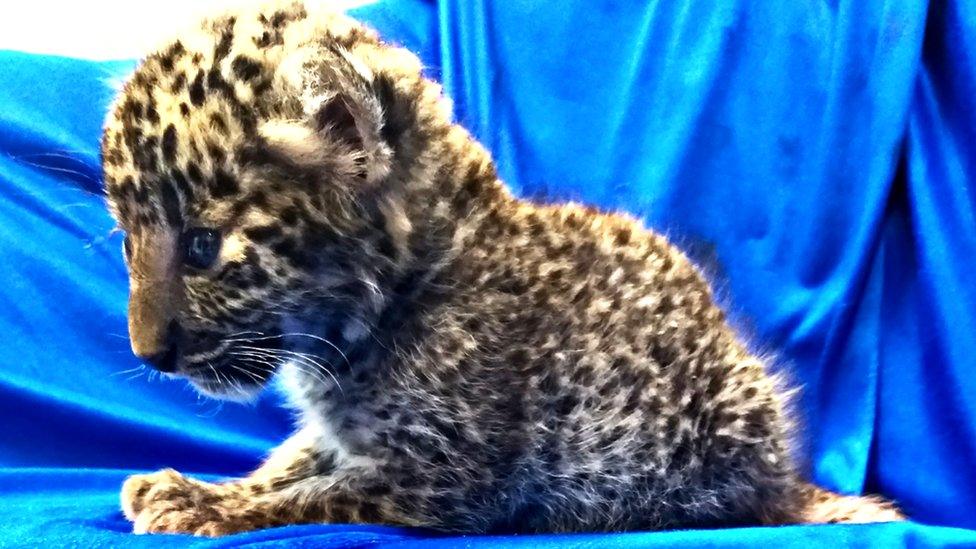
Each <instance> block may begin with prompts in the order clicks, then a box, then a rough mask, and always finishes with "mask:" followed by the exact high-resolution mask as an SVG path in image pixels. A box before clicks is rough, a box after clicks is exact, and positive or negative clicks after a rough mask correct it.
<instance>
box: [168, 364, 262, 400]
mask: <svg viewBox="0 0 976 549" xmlns="http://www.w3.org/2000/svg"><path fill="white" fill-rule="evenodd" d="M273 373H274V372H273V371H271V370H269V369H268V368H267V367H263V368H257V367H255V366H254V365H252V364H247V363H236V362H235V361H229V362H224V363H223V364H221V365H220V366H217V365H211V364H208V365H207V366H205V367H203V368H193V369H191V370H190V371H189V372H185V373H181V374H180V375H179V376H178V377H183V378H185V379H186V380H187V381H189V382H190V385H192V386H193V388H194V389H196V390H197V392H199V393H200V394H202V395H205V396H208V397H210V398H215V399H219V400H230V401H235V402H248V401H251V400H254V398H255V397H257V395H258V393H260V392H261V390H262V389H264V387H265V385H267V384H268V380H269V379H271V376H272V374H273Z"/></svg>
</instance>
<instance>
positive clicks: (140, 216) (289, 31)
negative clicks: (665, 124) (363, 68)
mask: <svg viewBox="0 0 976 549" xmlns="http://www.w3.org/2000/svg"><path fill="white" fill-rule="evenodd" d="M358 40H375V38H374V37H373V36H372V35H371V34H370V33H369V32H368V31H366V30H365V29H363V28H362V27H360V26H358V25H357V24H355V23H354V22H352V21H351V20H349V19H347V18H345V17H344V16H341V15H336V14H334V13H328V12H324V13H316V12H313V13H311V14H310V13H309V12H308V11H307V10H306V8H305V7H304V6H303V5H302V4H301V3H286V4H282V3H274V2H272V3H267V4H264V5H262V6H258V7H255V8H252V9H250V10H249V11H248V10H238V11H236V12H234V13H232V14H228V15H223V16H218V17H214V18H211V19H207V20H205V21H204V22H203V23H202V24H200V25H199V26H198V27H196V28H194V29H191V30H189V31H186V32H184V33H182V34H181V35H180V36H179V38H178V39H176V40H173V41H171V42H170V43H168V44H166V45H164V46H163V47H161V48H159V49H158V50H156V51H155V52H154V53H152V54H150V55H148V56H147V57H146V58H145V59H144V60H143V61H142V62H141V63H140V64H139V65H138V67H137V68H136V70H135V72H134V73H133V74H132V76H131V77H130V78H129V79H128V81H127V82H126V83H125V84H124V85H123V88H122V90H121V92H120V93H119V95H118V96H117V97H116V100H115V102H114V104H113V106H112V108H111V109H110V112H109V114H108V117H107V119H106V123H105V129H104V133H103V137H102V167H103V175H104V182H105V188H106V193H107V196H108V201H109V206H110V208H111V210H112V212H113V214H114V215H115V216H116V218H117V219H118V220H119V222H120V224H121V225H122V226H123V227H124V228H126V229H127V230H129V231H137V230H138V229H139V228H140V227H145V226H147V225H158V224H163V223H169V224H173V223H178V222H179V219H180V217H181V215H184V216H185V215H187V214H192V209H193V208H194V207H198V206H199V204H201V203H202V202H204V201H206V200H207V199H223V198H226V197H230V196H233V195H235V194H236V193H239V192H240V187H241V185H240V176H241V174H240V173H239V169H238V166H239V164H240V163H239V162H236V160H237V159H236V158H235V155H236V154H237V151H238V150H239V147H240V145H241V144H243V143H246V142H248V141H249V140H251V139H253V138H254V136H255V134H256V132H257V127H258V124H259V122H260V121H261V120H262V119H266V118H267V117H269V116H271V115H278V116H288V115H289V114H291V115H294V114H295V113H294V112H291V111H294V110H295V109H296V108H297V107H296V105H295V104H292V103H294V102H295V101H297V98H295V97H293V96H294V95H295V94H294V93H291V94H289V93H288V92H287V91H286V90H283V89H282V88H283V87H287V86H288V85H294V83H295V78H294V75H288V74H282V72H283V71H282V70H281V69H282V62H283V60H284V59H288V58H289V55H290V54H292V53H294V52H296V51H301V50H302V49H303V48H306V49H307V47H308V45H309V44H310V43H311V42H312V41H315V43H316V44H324V43H330V42H334V43H336V44H338V45H340V46H346V45H349V44H351V43H352V42H355V41H358ZM291 57H296V56H291ZM291 72H294V71H291Z"/></svg>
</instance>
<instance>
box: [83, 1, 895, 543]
mask: <svg viewBox="0 0 976 549" xmlns="http://www.w3.org/2000/svg"><path fill="white" fill-rule="evenodd" d="M102 158H103V171H104V179H105V186H106V191H107V195H108V202H109V207H110V209H111V212H112V214H113V215H114V217H115V218H116V220H117V222H118V224H119V226H120V227H121V228H122V229H124V231H125V234H126V240H125V247H124V255H125V260H126V263H127V266H128V269H129V274H130V284H131V292H130V301H129V332H130V336H131V342H132V349H133V352H134V353H135V354H136V355H138V356H139V357H140V358H142V359H143V360H144V361H146V362H147V363H149V364H151V365H152V366H154V367H155V368H157V369H158V370H160V371H163V372H166V373H169V374H173V375H178V376H181V377H184V378H186V379H187V380H189V382H190V383H192V384H193V385H194V386H195V387H196V388H198V389H199V390H200V391H202V392H204V393H206V394H209V395H213V396H217V397H222V398H236V399H243V398H248V397H250V396H252V395H254V394H255V393H256V392H257V391H259V390H260V389H261V388H262V387H263V386H264V385H266V384H267V383H268V382H269V381H270V380H271V378H272V377H274V378H275V379H276V380H277V381H278V382H280V384H281V385H282V386H283V387H284V388H285V390H286V392H287V394H288V396H289V399H290V402H291V404H292V405H293V406H294V407H295V408H296V409H297V411H298V412H299V417H300V422H299V426H298V428H297V431H296V433H295V434H294V435H293V436H292V437H291V438H290V439H288V440H287V441H285V442H284V443H283V444H282V445H281V446H280V447H279V448H278V449H277V450H275V451H274V452H273V453H272V455H271V456H270V457H269V458H268V460H267V462H266V463H265V464H264V465H262V466H261V467H260V468H258V469H257V470H256V471H254V473H253V474H251V475H250V476H248V477H246V478H243V479H240V480H236V481H231V482H224V483H207V482H202V481H199V480H195V479H192V478H188V477H185V476H183V475H181V474H180V473H178V472H176V471H173V470H164V471H160V472H157V473H154V474H151V475H136V476H133V477H131V478H130V479H128V480H127V481H126V483H125V485H124V486H123V489H122V507H123V510H124V512H125V515H126V517H128V518H129V519H130V520H132V521H133V522H134V528H135V531H137V532H189V533H194V534H199V535H221V534H229V533H233V532H240V531H245V530H251V529H256V528H264V527H270V526H277V525H285V524H294V523H324V522H353V523H377V524H393V525H407V526H422V527H429V528H434V529H439V530H444V531H458V532H489V531H492V532H569V531H615V530H634V529H662V528H678V527H696V526H702V527H704V526H720V525H739V524H785V523H803V522H819V521H851V522H855V521H874V520H895V519H899V518H900V515H899V513H898V511H897V510H896V509H895V507H894V506H893V505H892V504H890V503H887V502H885V501H883V500H880V499H876V498H870V497H843V496H839V495H835V494H832V493H830V492H827V491H825V490H822V489H819V488H816V487H814V486H813V485H811V484H809V483H807V482H806V481H804V480H803V479H802V478H801V476H800V475H799V473H798V472H797V467H796V466H795V463H794V459H793V457H791V454H790V452H789V448H788V439H789V438H790V435H791V432H790V430H791V423H790V421H789V414H788V412H787V409H786V406H785V403H784V392H783V390H782V389H781V388H780V387H778V385H777V383H776V381H775V379H773V378H771V377H770V376H769V375H767V374H766V373H765V371H764V364H763V361H762V360H761V359H760V358H759V357H757V356H755V355H754V354H751V353H750V352H749V350H748V349H747V348H746V346H745V345H744V344H743V343H742V341H741V340H740V339H739V338H737V336H736V334H735V333H734V332H733V331H732V329H730V327H729V325H728V323H727V322H726V320H725V317H724V315H723V313H722V311H721V310H720V309H719V307H718V306H716V304H715V302H714V299H713V297H712V294H711V292H710V290H709V286H708V284H707V283H706V281H705V280H704V279H703V277H702V276H701V274H700V273H699V272H698V271H697V270H696V269H695V267H693V266H692V264H691V263H689V261H688V260H687V259H686V258H685V256H683V255H682V254H681V253H680V252H679V251H678V250H677V249H675V248H674V247H673V246H671V245H670V244H669V243H668V242H667V241H666V240H665V239H664V238H662V237H661V236H659V235H657V234H654V233H653V232H650V231H648V230H646V229H644V228H642V227H641V226H640V225H639V224H638V223H637V222H635V221H634V220H633V219H630V218H628V217H625V216H622V215H616V214H609V213H601V212H598V211H596V210H594V209H592V208H587V207H584V206H580V205H576V204H563V205H539V204H535V203H532V202H528V201H525V200H521V199H519V198H516V197H514V196H513V195H512V194H511V193H510V192H509V191H508V189H507V188H506V187H505V185H504V184H503V183H502V182H501V181H500V180H499V179H498V176H497V174H496V172H495V168H494V165H493V163H492V160H491V158H490V157H489V155H488V153H487V152H486V151H485V149H484V148H483V147H482V146H481V145H479V144H478V143H477V142H476V141H475V140H474V139H473V138H472V137H471V136H470V135H469V134H468V133H467V132H466V131H465V130H464V129H463V128H462V127H460V126H459V125H457V124H455V123H453V122H452V119H451V114H450V107H449V104H448V102H447V100H446V99H444V97H443V95H442V93H441V89H440V87H439V86H438V85H437V84H435V83H434V82H432V81H430V80H427V79H425V78H424V77H423V76H422V75H421V66H420V63H419V61H418V60H417V58H416V57H415V56H414V55H412V54H411V53H409V52H407V51H406V50H404V49H401V48H399V47H395V46H392V45H389V44H387V43H384V42H383V41H382V40H380V38H379V37H378V36H377V35H376V34H375V33H374V32H373V31H371V30H369V29H367V28H365V27H363V26H361V25H360V24H358V23H356V22H354V21H352V20H350V19H348V18H346V17H345V16H342V15H338V14H332V13H328V12H325V11H321V10H318V9H314V8H313V7H312V6H311V5H309V6H305V5H303V4H302V3H287V4H281V3H279V4H268V5H264V6H261V7H257V8H251V9H240V10H237V11H234V12H230V13H227V14H225V15H221V16H216V17H212V18H209V19H206V20H205V21H203V22H201V23H200V24H199V25H197V26H196V27H194V30H192V31H189V32H186V33H184V34H182V35H180V36H178V37H177V38H176V39H174V40H172V41H171V42H169V43H168V44H166V45H165V46H164V47H162V48H160V49H158V50H157V51H155V52H154V53H152V54H150V55H149V56H148V57H146V58H145V59H144V60H143V61H142V62H141V64H140V65H139V66H138V68H137V69H136V71H135V72H134V74H133V75H132V76H131V78H129V79H128V81H127V82H126V83H125V85H124V88H123V89H122V91H121V93H120V94H119V96H118V98H117V100H116V101H115V103H114V105H113V107H112V109H111V112H110V114H109V116H108V118H107V121H106V124H105V131H104V136H103V141H102Z"/></svg>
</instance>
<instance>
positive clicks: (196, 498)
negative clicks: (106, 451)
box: [121, 432, 330, 536]
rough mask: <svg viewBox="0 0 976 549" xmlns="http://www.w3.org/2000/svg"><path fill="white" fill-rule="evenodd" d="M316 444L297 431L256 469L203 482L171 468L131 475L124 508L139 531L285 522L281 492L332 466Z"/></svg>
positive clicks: (225, 530)
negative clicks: (236, 477)
mask: <svg viewBox="0 0 976 549" xmlns="http://www.w3.org/2000/svg"><path fill="white" fill-rule="evenodd" d="M312 448H313V444H312V440H311V439H310V437H308V436H306V433H302V432H299V433H297V434H296V435H294V436H293V437H292V438H290V439H289V440H288V441H286V442H285V443H284V444H282V445H281V446H280V447H279V448H277V449H276V450H275V451H274V452H273V453H272V455H271V456H270V457H269V458H268V459H267V461H265V463H264V464H263V465H262V466H261V467H260V468H258V469H257V470H256V471H255V472H254V473H252V474H251V475H249V476H248V477H246V478H243V479H239V480H235V481H231V482H224V483H209V482H203V481H200V480H196V479H192V478H189V477H186V476H184V475H182V474H180V473H178V472H176V471H174V470H172V469H164V470H162V471H158V472H155V473H150V474H144V475H133V476H131V477H129V478H128V479H127V480H126V481H125V483H124V484H123V486H122V494H121V500H122V501H121V504H122V512H123V513H124V514H125V516H126V518H128V519H129V520H131V521H132V522H133V531H135V532H136V533H148V532H168V533H189V534H196V535H211V536H213V535H222V534H229V533H234V532H241V531H246V530H253V529H256V528H263V527H268V526H276V525H279V524H285V523H287V522H289V521H288V520H286V519H285V518H284V517H283V516H278V515H279V514H281V512H280V510H278V509H277V506H276V505H275V504H274V502H275V501H276V500H277V499H280V498H278V497H277V494H278V493H279V492H281V491H282V490H283V489H285V488H286V487H288V486H291V485H293V484H295V483H300V482H302V481H303V480H305V479H308V478H313V477H315V476H316V475H321V474H323V473H325V472H327V469H328V467H329V465H328V463H329V462H330V460H329V459H328V458H327V457H324V456H321V455H320V454H318V453H317V452H315V451H314V450H312ZM323 468H325V469H326V470H323ZM287 514H288V513H284V515H287Z"/></svg>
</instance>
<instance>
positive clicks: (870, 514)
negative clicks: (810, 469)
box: [793, 484, 905, 524]
mask: <svg viewBox="0 0 976 549" xmlns="http://www.w3.org/2000/svg"><path fill="white" fill-rule="evenodd" d="M800 493H801V497H802V504H801V505H799V506H798V507H797V509H796V514H797V516H796V517H793V518H794V520H795V521H796V522H797V523H801V524H823V523H863V522H893V521H900V520H905V515H903V514H902V512H901V511H900V510H899V509H898V506H896V505H895V504H894V503H893V502H891V501H888V500H886V499H883V498H881V497H878V496H844V495H841V494H837V493H834V492H831V491H830V490H826V489H824V488H821V487H819V486H815V485H813V484H805V485H804V486H803V487H802V489H801V490H800Z"/></svg>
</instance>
